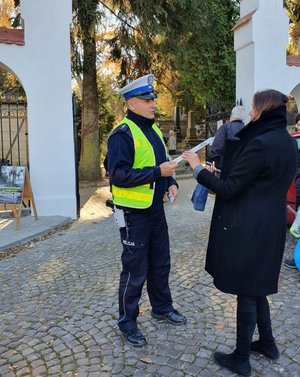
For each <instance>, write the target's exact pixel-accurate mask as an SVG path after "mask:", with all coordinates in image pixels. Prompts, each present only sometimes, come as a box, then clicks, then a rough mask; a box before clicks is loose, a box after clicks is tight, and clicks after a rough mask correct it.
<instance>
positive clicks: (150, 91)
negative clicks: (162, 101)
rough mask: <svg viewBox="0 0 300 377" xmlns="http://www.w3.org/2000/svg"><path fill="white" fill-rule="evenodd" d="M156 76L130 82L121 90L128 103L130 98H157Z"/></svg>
mask: <svg viewBox="0 0 300 377" xmlns="http://www.w3.org/2000/svg"><path fill="white" fill-rule="evenodd" d="M153 81H154V75H152V74H150V75H146V76H142V77H139V78H138V79H136V80H134V81H132V82H130V83H129V84H127V85H125V86H124V87H123V88H121V89H120V90H119V94H122V95H123V96H124V98H125V100H126V101H127V100H128V99H129V98H132V97H137V98H140V99H145V100H146V99H153V98H156V97H157V96H156V94H155V93H154V88H153V85H152V84H153Z"/></svg>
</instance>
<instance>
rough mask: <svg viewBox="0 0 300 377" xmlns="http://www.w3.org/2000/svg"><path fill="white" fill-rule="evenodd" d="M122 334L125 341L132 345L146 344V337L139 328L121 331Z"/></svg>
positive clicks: (140, 345) (141, 345)
mask: <svg viewBox="0 0 300 377" xmlns="http://www.w3.org/2000/svg"><path fill="white" fill-rule="evenodd" d="M122 334H123V336H124V338H125V340H126V341H127V343H128V344H129V345H130V346H132V347H144V345H146V344H147V341H146V338H145V337H144V335H143V334H142V333H141V332H140V330H139V329H132V330H129V331H126V332H123V331H122Z"/></svg>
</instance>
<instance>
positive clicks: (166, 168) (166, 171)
mask: <svg viewBox="0 0 300 377" xmlns="http://www.w3.org/2000/svg"><path fill="white" fill-rule="evenodd" d="M159 167H160V172H161V176H162V177H172V175H173V174H174V173H175V169H176V168H177V167H178V164H176V162H172V161H170V162H163V163H162V164H160V165H159Z"/></svg>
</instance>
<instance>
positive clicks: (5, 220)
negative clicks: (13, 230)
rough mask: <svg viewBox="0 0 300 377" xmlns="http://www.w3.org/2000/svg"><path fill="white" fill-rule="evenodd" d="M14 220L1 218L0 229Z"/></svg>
mask: <svg viewBox="0 0 300 377" xmlns="http://www.w3.org/2000/svg"><path fill="white" fill-rule="evenodd" d="M13 221H14V219H3V220H0V230H2V229H4V228H6V227H7V226H9V225H10V224H11V223H12V222H13Z"/></svg>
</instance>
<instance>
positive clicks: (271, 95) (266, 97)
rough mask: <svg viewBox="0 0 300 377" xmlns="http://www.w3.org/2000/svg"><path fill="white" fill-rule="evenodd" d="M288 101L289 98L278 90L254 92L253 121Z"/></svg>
mask: <svg viewBox="0 0 300 377" xmlns="http://www.w3.org/2000/svg"><path fill="white" fill-rule="evenodd" d="M288 101H289V97H288V96H286V95H285V94H283V93H281V92H278V90H274V89H267V90H263V91H261V92H256V93H255V94H254V96H253V108H254V109H255V110H256V115H255V117H254V118H253V120H257V119H259V117H260V116H261V114H262V112H263V111H268V110H272V109H276V107H279V106H282V105H286V104H287V103H288Z"/></svg>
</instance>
